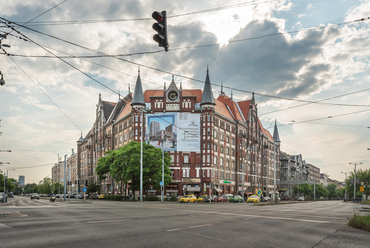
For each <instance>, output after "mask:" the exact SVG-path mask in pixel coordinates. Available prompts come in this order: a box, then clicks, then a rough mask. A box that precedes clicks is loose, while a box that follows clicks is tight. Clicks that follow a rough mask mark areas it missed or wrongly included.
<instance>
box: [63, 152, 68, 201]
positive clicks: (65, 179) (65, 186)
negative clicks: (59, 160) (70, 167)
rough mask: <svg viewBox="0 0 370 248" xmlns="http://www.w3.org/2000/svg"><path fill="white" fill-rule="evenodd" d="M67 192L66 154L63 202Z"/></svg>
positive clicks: (65, 157)
mask: <svg viewBox="0 0 370 248" xmlns="http://www.w3.org/2000/svg"><path fill="white" fill-rule="evenodd" d="M66 190H67V154H66V155H64V201H65V200H66Z"/></svg>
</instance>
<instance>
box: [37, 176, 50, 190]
mask: <svg viewBox="0 0 370 248" xmlns="http://www.w3.org/2000/svg"><path fill="white" fill-rule="evenodd" d="M52 187H53V183H52V180H51V178H50V177H44V179H42V180H41V181H40V182H39V185H38V187H37V189H38V193H41V194H51V191H52Z"/></svg>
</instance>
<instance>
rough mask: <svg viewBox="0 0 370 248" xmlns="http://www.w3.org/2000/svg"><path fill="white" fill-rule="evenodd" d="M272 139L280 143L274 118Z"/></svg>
mask: <svg viewBox="0 0 370 248" xmlns="http://www.w3.org/2000/svg"><path fill="white" fill-rule="evenodd" d="M272 138H273V139H274V142H276V143H280V142H281V141H280V137H279V132H278V129H277V126H276V120H275V127H274V135H273V137H272Z"/></svg>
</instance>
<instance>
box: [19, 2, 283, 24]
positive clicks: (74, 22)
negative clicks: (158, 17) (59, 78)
mask: <svg viewBox="0 0 370 248" xmlns="http://www.w3.org/2000/svg"><path fill="white" fill-rule="evenodd" d="M280 1H283V0H270V1H260V2H256V1H248V2H243V3H237V4H232V5H226V6H220V7H215V8H211V9H205V10H199V11H194V12H190V13H184V14H177V15H172V16H167V18H168V19H169V18H178V17H183V16H189V15H197V14H203V13H208V12H215V11H221V10H225V9H231V8H242V7H246V6H251V5H259V4H266V3H272V2H280ZM149 20H152V18H132V19H113V20H77V21H42V22H41V21H40V22H32V24H31V25H28V26H49V25H50V26H55V25H75V24H97V23H112V22H134V21H135V22H137V21H149ZM20 24H22V25H25V24H26V23H24V24H23V23H20Z"/></svg>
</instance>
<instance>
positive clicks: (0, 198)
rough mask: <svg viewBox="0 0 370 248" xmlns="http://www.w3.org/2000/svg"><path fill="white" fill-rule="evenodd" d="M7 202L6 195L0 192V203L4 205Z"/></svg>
mask: <svg viewBox="0 0 370 248" xmlns="http://www.w3.org/2000/svg"><path fill="white" fill-rule="evenodd" d="M7 201H8V197H7V195H6V193H4V192H0V202H2V203H5V202H7Z"/></svg>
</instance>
